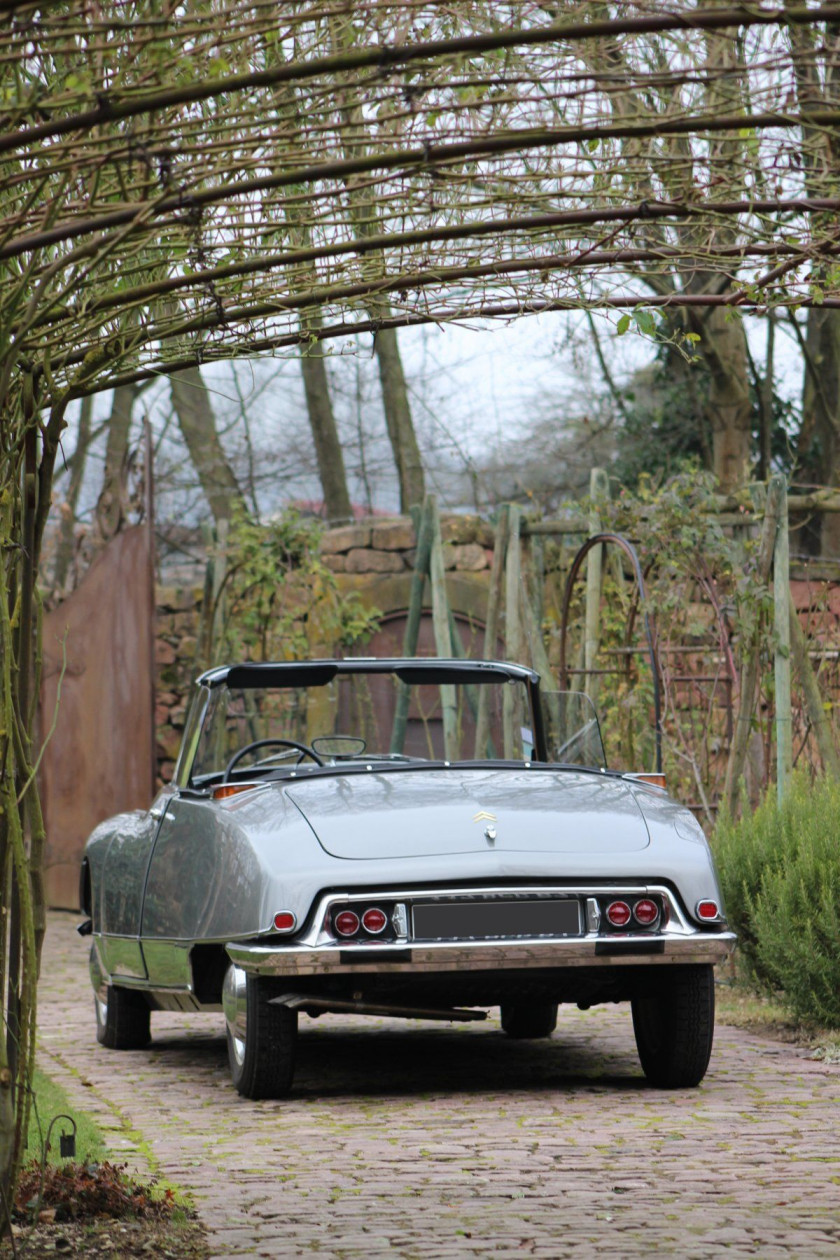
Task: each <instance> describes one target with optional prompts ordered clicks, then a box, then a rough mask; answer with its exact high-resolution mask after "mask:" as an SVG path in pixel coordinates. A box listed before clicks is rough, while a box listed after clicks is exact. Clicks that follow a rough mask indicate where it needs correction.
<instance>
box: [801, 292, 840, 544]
mask: <svg viewBox="0 0 840 1260" xmlns="http://www.w3.org/2000/svg"><path fill="white" fill-rule="evenodd" d="M805 347H806V353H807V356H808V364H807V365H806V368H805V380H804V387H803V391H802V429H803V432H808V433H810V434H811V442H810V450H808V451H803V452H802V455H803V457H804V461H803V473H804V474H805V476H806V478H807V480H809V481H814V482H822V483H825V484H828V485H831V486H840V311H836V310H826V309H825V308H823V307H818V306H815V307H812V308H811V310H809V312H808V327H807V332H806V336H805ZM820 551H821V553H822V555H824V556H837V555H840V517H838V514H837V513H834V512H826V513H824V514H823V518H822V530H821V532H820Z"/></svg>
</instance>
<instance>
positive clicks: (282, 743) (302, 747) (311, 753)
mask: <svg viewBox="0 0 840 1260" xmlns="http://www.w3.org/2000/svg"><path fill="white" fill-rule="evenodd" d="M269 746H271V747H275V748H292V749H297V751H298V752H299V753H300V756H299V757H298V759H297V761H296V762H295V765H298V766H299V765H300V763H301V762H302V761H303V759H304V757H311V758H312V760H313V761H314V762H315V764H316V765H318V766H322V765H323V764H324V762H323V760H322V759H321V758H320V757H319V756H318V754H317V753H316V751H315V749H314V748H310V747H309V745H308V744H301V743H299V742H298V741H297V740H296V739H255V740H254V742H253V743H252V744H246V745H245V747H244V748H240V749H239V752H237V753H234V754H233V756H232V757H231V759H230V761H229V762H228V763H227V765H226V766H225V772H224V774H223V775H222V783H228V782H229V781H230V776H231V774H232V772H233V770H234V767H235V766H238V765H239V763H240V761H241V760H242V758H243V757H244V756H245V755H246V754H247V753H249V752H256V750H257V749H258V748H268V747H269Z"/></svg>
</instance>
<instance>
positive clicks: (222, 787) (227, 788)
mask: <svg viewBox="0 0 840 1260" xmlns="http://www.w3.org/2000/svg"><path fill="white" fill-rule="evenodd" d="M259 786H260V785H259V783H220V784H219V786H218V787H214V788H213V800H214V801H226V800H227V798H228V797H229V796H238V795H239V793H240V792H250V791H252V789H253V788H255V787H259Z"/></svg>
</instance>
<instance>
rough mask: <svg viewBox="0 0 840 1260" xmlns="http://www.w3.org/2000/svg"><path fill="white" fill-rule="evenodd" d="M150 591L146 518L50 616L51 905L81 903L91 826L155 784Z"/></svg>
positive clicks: (47, 793)
mask: <svg viewBox="0 0 840 1260" xmlns="http://www.w3.org/2000/svg"><path fill="white" fill-rule="evenodd" d="M154 594H155V589H154V570H153V531H152V522H151V519H149V517H147V519H146V520H145V521H143V522H142V523H141V524H139V525H134V526H132V527H131V528H130V529H127V530H126V531H125V532H124V533H121V534H117V535H116V537H115V538H113V539H112V540H111V541H110V542H109V543H108V545H107V547H106V548H105V550H104V551H103V552H102V553H101V555H99V556H98V557H97V559H96V560H95V561H94V563H93V564H92V565H91V567H90V569H89V570H88V572H87V573H86V575H85V577H84V580H83V581H82V583H81V585H80V586H79V587H78V589H77V590H76V591H74V592H73V594H72V595H70V596H69V597H68V598H67V599H66V600H64V602H63V603H62V604H60V605H59V607H58V608H56V609H54V610H53V611H52V612H50V613H48V614H47V615H46V617H45V618H44V630H43V647H44V665H43V675H42V684H41V729H42V733H43V734H44V735H45V736H46V735H47V734H48V732H49V731H50V728H51V726H52V724H53V722H54V723H55V730H54V731H53V733H52V736H51V738H50V739H49V742H48V744H47V747H46V750H45V752H44V757H43V761H42V763H41V793H42V802H43V808H44V817H45V823H46V830H47V858H46V887H47V900H48V903H49V904H50V905H51V906H63V907H66V908H70V909H75V908H76V907H77V906H78V895H79V894H78V879H79V860H80V858H81V853H82V849H83V848H84V843H85V840H86V838H87V836H88V834H89V833H90V831H91V830H92V828H93V827H95V826H96V824H97V823H98V822H101V821H102V819H104V818H108V817H109V816H110V815H111V814H116V813H119V812H121V811H122V810H129V809H137V808H146V807H148V805H149V803H150V800H151V796H152V793H153V791H154V767H155V757H154V753H155V740H154V637H153V632H154V606H155V605H154ZM59 692H60V702H59ZM57 702H58V703H57Z"/></svg>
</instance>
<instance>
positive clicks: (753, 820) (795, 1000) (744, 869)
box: [713, 775, 840, 1028]
mask: <svg viewBox="0 0 840 1260" xmlns="http://www.w3.org/2000/svg"><path fill="white" fill-rule="evenodd" d="M713 847H714V851H715V857H716V859H717V863H718V868H719V871H720V877H721V883H722V886H723V895H724V899H725V901H726V908H727V913H728V915H729V918H730V921H731V923H732V925H733V927H734V928H735V931H736V932H737V933H738V938H739V946H740V951H741V957H742V959H743V961H744V962H745V964H746V967H747V969H748V971H749V973H750V975H751V977H752V979H753V980H754V981H755V982H756V983H757V984H758V985H759V987H761V988H764V989H766V990H771V991H774V992H778V993H780V994H781V997H782V998H783V1000H784V1001H785V1003H786V1004H787V1005H788V1006H789V1007H790V1009H791V1011H792V1012H793V1014H794V1015H796V1016H797V1017H798V1018H800V1019H805V1020H811V1021H816V1022H817V1023H820V1024H823V1025H825V1026H826V1027H829V1028H838V1027H840V783H835V782H832V781H829V780H820V781H818V782H817V783H812V782H811V781H810V780H809V779H808V778H807V777H806V776H804V775H799V776H796V777H795V778H794V780H793V782H792V784H791V789H790V791H789V793H788V795H787V797H786V799H785V801H784V802H783V804H782V805H781V806H779V805H778V804H777V802H776V793H775V788H773V789H772V791H771V792H770V793H768V795H767V797H766V799H765V800H764V802H763V804H761V805H760V806H759V808H758V809H757V810H756V811H755V813H754V814H752V815H749V816H745V817H744V818H742V819H741V820H740V821H739V822H737V823H733V822H732V821H731V819H728V818H725V817H723V818H721V820H720V822H719V824H718V827H717V829H716V832H715V836H714V840H713Z"/></svg>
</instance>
